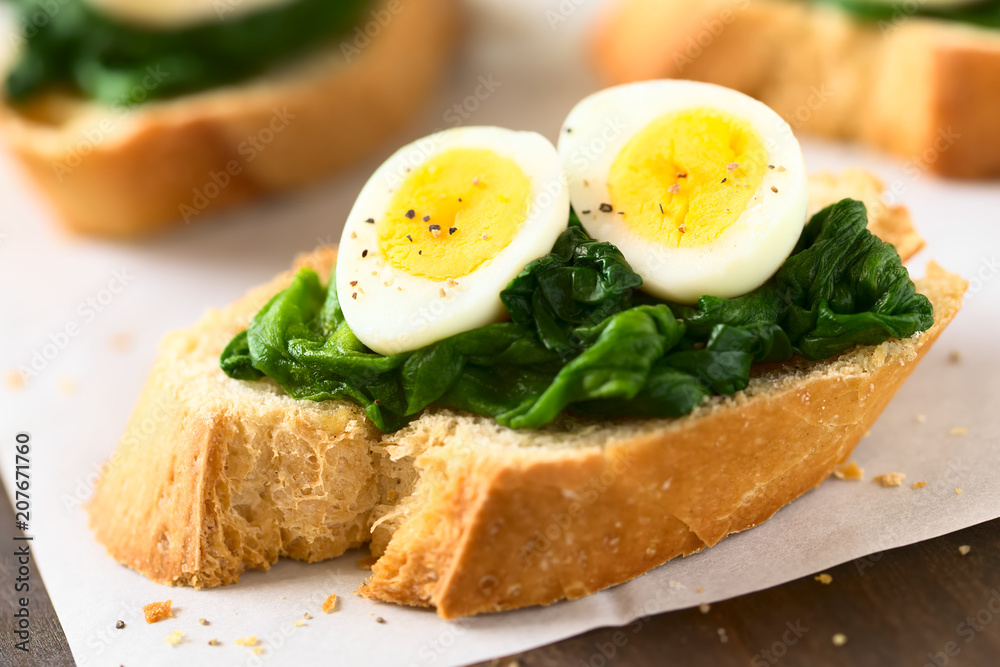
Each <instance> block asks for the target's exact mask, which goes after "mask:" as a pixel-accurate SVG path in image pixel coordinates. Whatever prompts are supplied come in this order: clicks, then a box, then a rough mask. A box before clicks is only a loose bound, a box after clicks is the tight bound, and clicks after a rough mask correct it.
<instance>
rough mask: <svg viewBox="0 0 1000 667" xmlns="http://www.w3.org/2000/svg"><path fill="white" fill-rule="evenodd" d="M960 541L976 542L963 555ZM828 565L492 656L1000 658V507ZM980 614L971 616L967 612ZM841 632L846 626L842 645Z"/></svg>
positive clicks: (881, 663)
mask: <svg viewBox="0 0 1000 667" xmlns="http://www.w3.org/2000/svg"><path fill="white" fill-rule="evenodd" d="M962 545H968V546H971V547H972V551H970V552H969V554H968V555H966V556H962V555H961V554H960V553H959V547H960V546H962ZM828 573H829V574H830V575H831V576H832V577H833V581H832V583H830V584H829V585H824V584H821V583H820V582H818V581H815V580H814V579H813V577H807V578H805V579H799V580H797V581H792V582H790V583H787V584H785V585H782V586H778V587H776V588H772V589H769V590H766V591H761V592H759V593H754V594H751V595H745V596H743V597H739V598H735V599H732V600H727V601H725V602H720V603H717V604H714V605H712V606H711V609H710V610H709V611H708V613H707V614H704V613H702V612H701V611H699V610H698V609H690V610H686V611H678V612H673V613H669V614H662V615H660V616H655V617H652V618H648V619H644V620H643V621H641V622H639V623H636V624H633V625H631V626H626V627H625V628H623V629H615V628H604V629H601V630H595V631H593V632H588V633H586V634H583V635H580V636H578V637H574V638H572V639H569V640H566V641H563V642H560V643H558V644H554V645H552V646H547V647H544V648H540V649H537V650H534V651H530V652H528V653H524V654H521V655H517V656H513V657H511V658H506V659H503V660H495V661H492V662H491V663H484V665H510V664H511V663H515V664H518V665H520V667H555V666H556V665H572V666H573V667H584V666H589V667H606V666H608V665H622V666H624V665H629V666H633V665H634V666H636V667H639V666H646V665H649V666H653V665H656V666H657V667H661V666H663V665H718V666H723V667H728V666H729V665H733V666H736V665H739V666H740V667H746V666H747V665H751V666H757V665H760V666H761V667H763V666H764V665H789V666H791V665H850V666H859V667H860V666H868V665H871V666H873V667H876V666H877V667H887V666H893V665H912V666H914V667H921V666H923V665H930V666H932V667H944V665H961V666H962V667H968V666H970V665H972V666H978V665H982V666H984V667H997V666H998V665H1000V519H998V520H995V521H990V522H987V523H983V524H980V525H978V526H973V527H971V528H968V529H966V530H962V531H959V532H957V533H952V534H950V535H945V536H943V537H939V538H937V539H934V540H929V541H927V542H921V543H918V544H914V545H910V546H907V547H902V548H900V549H894V550H892V551H887V552H885V553H882V554H876V555H875V556H874V557H868V558H864V559H859V560H857V561H854V562H851V563H845V564H843V565H840V566H838V567H836V568H833V569H831V570H829V571H828ZM990 606H992V610H991V609H990ZM977 614H981V616H980V620H979V621H974V623H975V627H973V626H972V625H970V624H969V622H968V621H967V620H966V619H967V617H975V616H976V615H977ZM795 626H798V628H799V634H801V635H802V636H801V637H796V635H795V633H793V632H791V631H790V630H789V628H790V627H795ZM805 628H808V630H805V631H803V629H805ZM977 628H978V629H977ZM720 629H722V630H724V631H725V641H724V642H723V640H722V635H721V634H720ZM616 633H617V634H616ZM838 633H842V634H844V635H845V636H846V637H847V643H846V644H844V645H843V646H839V647H838V646H834V643H833V636H834V635H835V634H838ZM786 637H787V638H788V639H790V640H793V641H794V643H791V642H790V643H789V644H785V643H784V641H783V640H784V639H785V638H786ZM616 641H617V644H619V645H620V646H619V645H616ZM949 643H951V644H949ZM775 649H776V650H775ZM949 649H951V652H952V653H953V654H954V655H952V656H949V655H947V652H948V650H949ZM765 650H770V651H772V653H770V654H769V656H768V655H765V654H764V653H763V652H764V651H765ZM777 653H780V654H781V655H780V657H779V656H777V655H776V654H777ZM611 654H613V657H610V658H608V657H605V656H607V655H611ZM769 658H770V659H769Z"/></svg>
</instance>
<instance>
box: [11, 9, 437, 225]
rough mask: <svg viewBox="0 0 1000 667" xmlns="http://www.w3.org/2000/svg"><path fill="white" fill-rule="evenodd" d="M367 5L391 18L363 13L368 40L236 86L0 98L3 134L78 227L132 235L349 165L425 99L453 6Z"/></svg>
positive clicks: (344, 40)
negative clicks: (168, 95)
mask: <svg viewBox="0 0 1000 667" xmlns="http://www.w3.org/2000/svg"><path fill="white" fill-rule="evenodd" d="M393 7H395V8H396V11H390V10H391V9H392V8H393ZM375 11H376V12H380V15H381V16H383V17H385V16H389V19H388V20H385V19H384V18H383V23H384V24H385V25H384V26H383V27H379V26H378V24H377V22H376V21H375V19H372V17H371V16H368V17H367V18H368V19H371V22H372V25H375V27H376V28H378V29H379V32H378V34H377V35H376V36H375V37H373V38H370V42H368V43H366V42H365V41H364V39H368V38H367V37H364V36H362V37H358V36H357V33H350V34H346V35H343V36H341V37H338V38H337V39H336V41H335V42H333V43H331V44H330V45H329V46H327V47H324V48H323V49H321V50H318V51H316V52H314V53H312V54H310V55H308V56H306V57H304V58H300V59H298V60H296V61H295V62H294V63H292V64H289V65H287V66H284V67H282V68H279V69H277V70H275V71H272V72H271V73H269V74H267V75H264V76H261V77H258V78H256V79H253V80H251V81H247V82H244V83H242V84H236V85H230V86H224V87H220V88H215V89H212V90H208V91H205V92H201V93H196V94H191V95H185V96H182V97H178V98H173V99H169V100H164V101H152V102H148V103H146V104H141V105H138V106H134V107H131V108H126V107H124V106H119V107H109V106H104V105H100V104H97V103H95V102H91V101H87V100H83V99H80V98H79V97H74V96H69V95H67V94H65V93H57V92H53V93H46V94H43V95H39V96H38V97H37V98H36V99H33V100H31V101H30V103H28V104H25V105H21V106H16V107H15V106H12V105H10V104H7V103H4V104H0V134H2V135H3V139H4V141H5V142H6V143H7V144H8V145H9V146H10V148H11V150H12V151H13V152H14V154H15V155H16V156H17V157H18V158H20V161H21V162H22V163H23V165H24V167H25V168H26V170H27V172H28V173H29V174H30V175H31V177H32V178H33V179H34V180H35V182H36V183H37V184H38V186H39V188H40V189H41V190H42V192H43V193H45V194H46V195H47V196H48V198H49V199H50V200H51V202H52V204H53V205H54V207H55V209H56V212H57V213H58V216H59V218H60V219H61V220H62V221H63V222H64V223H65V225H66V226H67V227H69V228H70V229H72V230H74V231H77V232H82V233H87V234H98V235H103V236H135V235H139V234H144V233H148V232H152V231H154V230H156V229H159V228H162V227H164V226H168V225H178V224H188V223H192V222H197V221H199V220H202V219H204V218H206V217H208V216H207V215H206V211H208V210H212V209H218V208H222V207H226V206H231V205H234V204H238V203H240V202H244V201H247V200H250V199H252V198H255V197H259V196H262V195H266V194H268V193H273V192H279V191H283V190H288V189H291V188H296V187H300V186H303V185H306V184H308V183H311V182H313V181H316V180H317V179H319V178H320V177H322V176H324V175H326V174H328V173H330V172H331V171H334V170H336V169H339V168H341V167H344V166H346V165H349V164H351V163H353V162H355V161H356V160H358V159H359V158H361V157H362V156H364V155H365V154H367V153H369V152H371V151H372V150H374V149H376V148H378V147H379V146H380V145H381V144H382V142H383V141H384V140H385V139H387V138H388V137H390V136H391V135H392V134H393V133H395V132H396V131H398V130H400V129H401V128H402V127H403V125H404V124H405V123H406V122H407V121H408V120H409V119H410V118H411V117H412V116H413V115H414V113H416V112H417V111H418V110H419V109H420V108H421V101H422V100H423V99H424V97H425V96H426V94H427V93H428V92H429V91H430V89H431V88H432V86H433V85H434V83H435V82H436V81H437V80H438V79H439V78H440V75H441V74H442V71H443V69H444V67H445V63H446V61H447V60H448V56H449V54H450V52H451V44H452V41H453V40H452V38H453V35H454V32H455V28H456V19H457V16H456V15H457V8H456V6H455V4H454V3H453V2H451V0H411V1H410V2H407V3H403V4H400V3H398V2H396V0H392V1H390V0H383V1H382V2H381V4H379V5H377V6H376V8H375ZM362 27H366V26H362ZM370 32H372V33H374V32H375V31H374V29H372V30H370ZM164 74H165V75H169V73H164Z"/></svg>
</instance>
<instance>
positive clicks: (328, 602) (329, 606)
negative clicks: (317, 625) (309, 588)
mask: <svg viewBox="0 0 1000 667" xmlns="http://www.w3.org/2000/svg"><path fill="white" fill-rule="evenodd" d="M336 610H337V596H336V595H331V596H330V597H328V598H327V599H325V600H323V613H324V614H332V613H333V612H334V611H336Z"/></svg>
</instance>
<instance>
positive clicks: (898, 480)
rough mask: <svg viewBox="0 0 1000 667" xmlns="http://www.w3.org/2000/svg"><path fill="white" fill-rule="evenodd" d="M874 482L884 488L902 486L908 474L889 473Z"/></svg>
mask: <svg viewBox="0 0 1000 667" xmlns="http://www.w3.org/2000/svg"><path fill="white" fill-rule="evenodd" d="M874 481H876V482H878V483H879V484H881V485H882V486H884V487H890V486H902V485H903V482H905V481H906V474H905V473H901V472H887V473H886V474H884V475H879V476H878V477H876V478H875V480H874Z"/></svg>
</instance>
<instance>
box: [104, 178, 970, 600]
mask: <svg viewBox="0 0 1000 667" xmlns="http://www.w3.org/2000/svg"><path fill="white" fill-rule="evenodd" d="M851 183H854V185H853V186H852V185H850V184H851ZM876 183H877V181H875V180H874V179H873V178H871V177H870V176H868V177H866V176H865V175H864V174H862V173H860V172H852V173H851V174H849V175H848V176H846V177H844V178H835V177H826V176H824V177H820V178H816V179H814V181H813V184H814V186H815V188H816V191H825V192H826V194H827V195H828V196H830V197H840V196H841V195H847V194H851V190H852V188H853V190H856V191H858V192H857V196H862V197H863V196H865V193H864V187H860V186H864V185H865V184H867V186H868V187H875V184H876ZM820 203H822V202H815V204H816V205H819V204H820ZM870 228H871V229H872V230H873V231H874V232H875V233H877V234H880V235H885V236H889V235H891V234H895V235H897V237H896V238H898V239H899V242H900V246H901V247H904V248H916V247H918V246H919V244H920V241H919V237H917V234H916V232H915V231H914V230H913V228H912V226H910V224H909V217H908V216H907V214H906V213H905V211H904V210H902V209H892V210H891V212H890V209H887V208H884V207H883V208H876V209H874V215H873V216H872V218H871V222H870ZM335 259H336V249H335V248H332V247H325V248H320V249H318V250H316V251H315V252H313V253H311V254H309V255H306V256H304V257H302V258H300V259H299V260H298V261H297V262H296V268H298V267H301V266H310V267H312V268H314V269H316V270H317V271H318V272H319V273H320V274H321V275H326V274H329V272H330V271H331V269H332V267H333V264H334V261H335ZM293 275H294V273H293V272H288V273H285V274H282V275H280V276H278V277H277V278H275V279H274V280H273V281H272V282H271V283H269V284H267V285H264V286H263V287H259V288H257V289H255V290H253V291H251V292H250V293H249V294H247V295H246V296H245V297H243V298H242V299H240V300H239V301H237V302H236V303H234V304H232V305H230V306H228V307H227V308H225V309H223V310H221V311H212V312H210V313H209V314H208V315H206V316H205V318H203V319H202V320H201V321H200V322H199V323H197V324H195V325H194V326H193V327H191V328H189V329H187V330H184V331H179V332H175V333H172V334H170V335H169V336H168V337H167V338H166V340H165V341H164V343H163V346H162V349H161V352H160V355H159V358H158V359H157V361H156V364H155V365H154V367H153V371H152V373H151V375H150V378H149V380H148V382H147V384H146V388H145V390H144V391H143V393H142V396H141V397H140V399H139V402H138V405H137V407H136V409H135V412H134V414H133V415H132V418H131V421H130V423H129V426H128V429H127V431H126V433H125V436H124V437H123V439H122V442H121V444H120V445H119V447H118V451H117V452H116V453H115V455H114V456H113V457H112V459H111V460H110V461H109V463H108V465H107V467H106V469H105V470H104V473H103V476H102V479H101V481H100V483H99V485H98V488H97V490H96V492H95V495H94V498H93V500H92V502H91V503H90V506H89V510H90V516H91V524H92V527H93V529H94V531H95V533H96V536H97V539H98V540H99V541H100V542H102V543H103V544H104V545H105V546H106V547H107V549H108V551H109V553H110V554H111V555H112V556H113V557H114V558H115V559H117V560H118V561H119V562H121V563H124V564H125V565H128V566H129V567H132V568H134V569H135V570H137V571H139V572H140V573H142V574H144V575H145V576H147V577H149V578H150V579H153V580H154V581H158V582H162V583H167V584H187V585H193V586H216V585H219V584H227V583H232V582H235V581H238V580H239V575H240V573H241V572H243V571H244V570H246V569H249V568H260V569H267V568H268V567H269V566H270V565H271V563H273V562H275V561H276V560H277V559H278V558H279V557H280V556H291V557H293V558H300V559H304V560H308V561H315V560H320V559H324V558H331V557H333V556H337V555H339V554H341V553H343V552H344V551H345V550H347V549H349V548H351V547H355V546H359V545H361V544H363V543H365V542H368V541H371V548H372V552H373V553H374V554H375V555H378V556H380V558H379V560H378V561H377V562H376V563H375V565H374V569H373V573H372V577H371V579H370V581H369V582H368V584H367V585H366V586H364V587H362V588H361V589H360V591H359V592H360V593H361V594H363V595H365V596H367V597H370V598H373V599H378V600H386V601H391V602H397V603H402V604H408V605H428V606H434V607H436V608H437V611H438V613H439V614H440V615H441V616H444V617H448V618H451V617H457V616H465V615H470V614H477V613H482V612H488V611H496V610H501V609H511V608H515V607H522V606H526V605H535V604H548V603H551V602H555V601H556V600H559V599H562V598H575V597H580V596H582V595H586V594H588V593H592V592H594V591H597V590H600V589H602V588H605V587H608V586H611V585H614V584H617V583H621V582H623V581H627V580H628V579H631V578H633V577H636V576H638V575H639V574H641V573H643V572H646V571H647V570H650V569H652V568H653V567H656V566H657V565H659V564H661V563H663V562H665V561H667V560H669V559H670V558H673V557H675V556H677V555H680V554H689V553H692V552H694V551H698V550H700V549H702V548H704V547H705V546H711V545H713V544H715V543H716V542H718V541H719V540H720V539H722V538H723V537H725V536H726V535H728V534H729V533H732V532H735V531H739V530H743V529H745V528H748V527H750V526H754V525H756V524H758V523H760V522H761V521H764V520H766V519H767V518H768V517H770V516H771V515H772V514H773V513H774V512H775V511H776V510H777V509H778V508H780V507H781V506H782V505H784V504H786V503H788V502H790V501H791V500H793V499H794V498H796V497H798V496H799V495H801V494H802V493H804V492H805V491H807V490H809V489H811V488H813V487H815V486H818V485H819V484H820V483H822V481H823V480H824V479H825V478H826V477H827V476H828V475H829V474H830V472H831V471H832V470H833V468H834V466H835V465H836V464H837V463H839V462H841V461H843V460H844V459H845V458H847V456H848V455H849V454H850V453H851V450H852V449H853V448H854V446H855V445H856V444H857V442H858V441H859V440H860V438H861V437H862V435H863V434H864V433H865V431H867V430H868V428H870V426H871V425H872V423H873V422H874V421H875V419H876V417H877V416H878V414H879V413H880V412H881V410H882V409H883V408H884V407H885V405H886V404H887V403H888V402H889V400H890V399H891V398H892V396H893V394H894V393H895V391H896V389H897V388H898V387H899V386H900V384H901V383H902V382H903V380H904V379H905V378H906V377H907V375H909V373H910V372H911V371H912V370H913V368H914V367H915V366H916V364H917V362H918V361H919V359H920V357H921V356H922V355H923V354H924V353H925V352H926V351H927V350H928V348H929V347H930V345H931V344H932V343H933V341H934V340H935V339H936V338H937V336H938V335H939V334H940V333H941V331H943V330H944V328H945V327H946V326H947V325H948V323H949V322H950V321H951V319H952V318H953V317H954V316H955V314H956V312H957V311H958V309H959V308H960V305H961V300H962V295H963V293H964V291H965V288H966V285H967V283H966V282H965V281H964V280H962V279H961V278H959V277H958V276H955V275H953V274H949V273H947V272H946V271H944V270H943V269H940V268H939V267H937V266H936V265H934V264H931V265H930V267H929V269H928V273H927V277H926V278H924V279H923V280H922V281H920V282H919V283H918V289H919V290H920V291H921V292H923V293H924V294H926V295H927V296H928V297H929V298H930V299H931V301H932V302H933V304H934V309H935V324H934V326H933V328H931V329H930V330H929V331H926V332H924V333H922V334H919V335H917V336H914V337H913V338H910V339H907V340H894V341H888V342H886V343H883V344H881V345H875V346H867V347H858V348H855V349H853V350H851V351H849V352H847V353H845V354H843V355H841V356H839V357H837V358H835V359H831V360H828V361H823V362H815V363H794V364H786V365H782V366H780V367H777V368H773V369H770V370H763V371H761V372H759V373H758V374H757V375H756V376H755V377H754V378H753V379H752V381H751V384H750V387H749V388H748V389H747V390H745V391H742V392H739V393H737V394H736V395H735V396H733V397H715V398H714V399H712V400H711V401H710V402H708V403H706V404H704V405H702V406H701V407H699V408H697V409H696V410H695V411H694V412H693V413H692V414H691V415H689V416H686V417H684V418H681V419H672V420H664V419H660V420H650V419H644V420H636V419H629V420H614V421H608V422H600V423H594V422H588V421H583V420H574V419H572V418H569V417H566V418H564V419H562V420H561V421H559V422H558V423H556V424H553V425H551V426H550V427H548V428H545V429H542V430H536V431H513V430H510V429H507V428H503V427H500V426H498V425H497V424H496V422H494V421H493V420H491V419H488V418H484V417H477V416H473V415H468V414H458V413H454V412H451V411H447V410H430V411H427V412H426V413H425V414H423V415H421V416H420V417H418V418H417V419H416V420H414V421H413V422H412V423H411V424H410V425H409V426H407V427H406V428H404V429H402V430H400V431H398V432H396V433H392V434H388V435H382V434H380V433H379V432H378V431H377V430H376V429H375V428H374V427H372V426H371V424H370V423H369V422H368V421H367V420H366V419H365V417H364V416H363V414H362V412H361V410H360V409H358V408H357V407H355V406H354V405H351V404H348V403H343V402H336V401H329V402H322V403H316V402H310V401H296V400H294V399H292V398H290V397H288V396H287V395H285V394H284V393H282V391H281V390H280V389H279V388H277V387H276V386H275V385H274V384H272V383H271V382H270V381H267V380H265V381H260V382H241V381H237V380H232V379H230V378H228V377H226V376H225V375H224V374H223V373H222V371H221V370H220V369H219V355H220V353H221V352H222V349H223V347H224V346H225V345H226V344H227V343H228V341H229V340H230V338H231V337H232V336H233V335H235V334H236V333H238V332H239V331H241V330H242V329H244V328H245V327H246V326H247V324H248V323H249V321H250V319H251V318H252V316H253V315H254V314H255V313H256V312H257V311H258V310H259V309H260V308H261V307H262V306H263V305H264V304H265V303H266V302H267V300H268V299H269V298H270V297H271V296H272V295H273V294H274V293H276V292H277V291H279V290H281V289H282V288H284V287H285V286H287V285H288V283H289V282H290V281H291V279H292V277H293Z"/></svg>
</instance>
